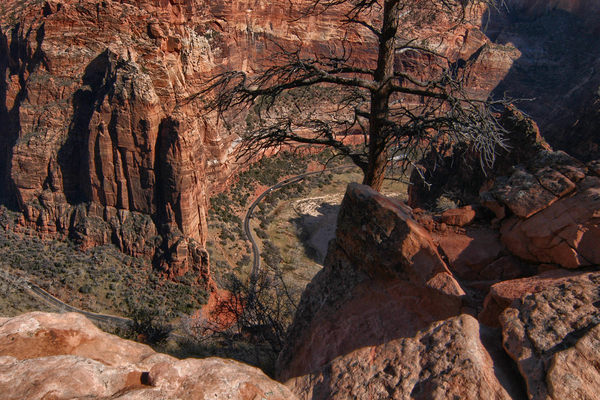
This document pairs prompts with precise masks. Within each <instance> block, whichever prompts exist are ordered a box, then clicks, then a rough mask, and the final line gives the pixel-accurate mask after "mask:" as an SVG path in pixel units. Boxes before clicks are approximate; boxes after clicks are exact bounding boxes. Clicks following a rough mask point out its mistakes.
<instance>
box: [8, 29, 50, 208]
mask: <svg viewBox="0 0 600 400" xmlns="http://www.w3.org/2000/svg"><path fill="white" fill-rule="evenodd" d="M32 34H35V41H36V44H37V47H36V48H35V50H32V49H31V48H30V47H29V43H30V40H29V36H30V35H32ZM45 34H46V31H45V26H44V24H41V25H40V26H39V27H38V28H37V29H36V30H33V29H30V30H28V31H27V32H24V31H23V27H22V26H21V24H16V25H14V26H13V27H12V29H11V33H10V42H9V40H8V36H7V34H6V33H4V32H2V29H0V121H2V127H1V128H2V129H0V204H3V205H6V206H8V207H10V208H15V209H16V208H17V199H16V196H15V192H14V188H13V182H12V177H11V167H12V156H13V148H14V146H15V144H16V143H17V140H18V139H19V136H20V134H22V132H21V118H20V113H21V104H22V103H23V101H25V100H26V98H27V80H26V78H25V76H26V75H25V73H26V72H27V73H28V75H29V74H31V73H33V72H34V71H35V70H36V69H37V67H38V65H39V64H43V65H45V66H46V67H48V65H47V63H46V57H45V54H44V52H43V50H42V43H43V41H44V37H45ZM7 77H8V79H9V80H10V82H9V80H7ZM15 84H18V88H19V89H18V91H17V92H16V93H14V97H13V98H9V93H10V91H11V87H10V86H15ZM12 89H13V90H14V88H12Z"/></svg>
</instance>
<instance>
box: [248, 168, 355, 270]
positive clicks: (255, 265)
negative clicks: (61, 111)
mask: <svg viewBox="0 0 600 400" xmlns="http://www.w3.org/2000/svg"><path fill="white" fill-rule="evenodd" d="M351 168H357V167H356V166H354V165H348V166H343V167H335V168H328V169H324V170H322V171H315V172H306V173H304V174H300V175H296V176H292V177H291V178H287V179H284V180H282V181H281V182H277V183H276V184H275V185H273V186H271V187H270V188H268V189H267V190H265V191H264V192H262V193H261V195H260V196H258V197H257V198H256V200H254V202H253V203H252V204H250V207H249V208H248V211H247V212H246V217H245V218H244V232H245V233H246V236H247V237H248V240H250V243H251V244H252V253H253V254H254V257H253V258H254V260H253V263H252V276H256V274H257V273H258V271H259V270H260V249H259V248H258V244H257V243H256V240H255V239H254V236H253V235H252V230H251V229H250V220H251V219H252V213H253V212H254V208H255V207H256V206H257V205H258V203H260V202H261V201H262V199H264V198H265V196H266V195H268V194H269V193H271V192H272V191H273V190H277V189H279V188H281V187H283V186H285V185H289V184H292V183H297V182H301V181H303V180H304V178H306V177H307V176H311V175H318V174H322V173H325V172H329V171H338V170H344V169H351Z"/></svg>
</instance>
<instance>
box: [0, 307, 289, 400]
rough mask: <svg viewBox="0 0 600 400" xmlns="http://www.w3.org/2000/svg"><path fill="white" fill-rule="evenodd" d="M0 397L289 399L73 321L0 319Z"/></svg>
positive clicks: (256, 376)
mask: <svg viewBox="0 0 600 400" xmlns="http://www.w3.org/2000/svg"><path fill="white" fill-rule="evenodd" d="M0 392H1V393H2V398H3V399H7V400H13V399H14V400H17V399H19V400H20V399H32V400H33V399H55V400H60V399H73V398H94V399H138V400H146V399H147V400H150V399H244V400H253V399H257V398H268V399H295V398H296V396H294V395H293V394H292V393H291V392H290V391H289V389H287V388H286V387H285V386H283V385H281V384H279V383H277V382H274V381H272V380H271V379H269V378H268V377H267V376H266V375H264V373H262V371H260V370H259V369H257V368H254V367H250V366H247V365H245V364H242V363H239V362H236V361H232V360H223V359H219V358H209V359H203V360H201V359H186V360H178V359H176V358H174V357H171V356H168V355H165V354H160V353H156V352H155V351H154V350H152V349H151V348H150V347H148V346H146V345H143V344H140V343H135V342H131V341H128V340H124V339H121V338H119V337H117V336H114V335H110V334H107V333H104V332H102V331H100V330H99V329H98V328H96V326H94V325H93V324H92V323H91V322H90V321H88V320H87V319H86V318H85V317H83V316H81V315H79V314H75V313H69V314H50V313H40V312H35V313H29V314H23V315H20V316H18V317H15V318H10V319H7V318H3V319H0Z"/></svg>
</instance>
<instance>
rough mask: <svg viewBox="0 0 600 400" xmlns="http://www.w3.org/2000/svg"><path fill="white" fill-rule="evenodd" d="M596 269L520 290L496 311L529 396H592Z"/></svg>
mask: <svg viewBox="0 0 600 400" xmlns="http://www.w3.org/2000/svg"><path fill="white" fill-rule="evenodd" d="M599 280H600V275H599V274H598V273H587V274H581V275H579V276H575V277H572V278H568V279H566V280H561V281H560V282H558V283H557V284H555V285H552V286H550V287H548V288H546V289H544V290H542V291H540V292H538V293H534V294H528V295H524V296H523V297H522V298H521V299H520V300H519V301H516V302H515V303H513V305H512V306H511V307H510V308H508V309H507V310H506V311H504V313H502V315H501V316H500V322H501V324H502V331H503V336H504V342H503V344H504V348H505V349H506V351H507V352H508V353H509V354H510V356H511V357H512V358H513V359H514V360H515V361H516V362H517V364H518V366H519V371H520V372H521V374H522V375H523V377H524V378H525V381H526V383H527V390H528V394H529V397H530V398H531V399H556V400H558V399H586V398H589V399H591V398H595V397H596V395H597V393H598V392H597V390H598V389H599V388H600V386H599V385H598V383H599V382H600V374H599V372H598V370H597V365H598V364H597V363H598V360H599V358H598V352H597V350H596V349H597V347H598V345H599V344H600V343H599V342H598V340H599V339H600V338H599V336H598V334H599V329H598V324H599V323H600V315H599V311H598V304H599V301H600V300H599V299H600V298H599V293H598V283H599Z"/></svg>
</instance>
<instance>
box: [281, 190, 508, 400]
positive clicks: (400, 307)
mask: <svg viewBox="0 0 600 400" xmlns="http://www.w3.org/2000/svg"><path fill="white" fill-rule="evenodd" d="M463 300H464V292H463V290H462V288H461V287H460V285H459V284H458V282H457V281H456V280H455V279H454V278H453V276H452V274H451V273H450V271H449V270H448V268H447V267H446V265H445V264H444V262H443V261H442V259H441V258H440V255H439V254H438V252H437V249H436V247H435V245H434V243H433V240H432V238H431V236H430V235H429V233H428V232H427V231H426V230H425V229H424V228H422V227H421V226H419V225H418V224H417V223H416V222H415V220H414V219H413V216H412V212H411V210H410V209H409V208H408V207H406V206H405V205H404V204H402V203H400V202H397V201H395V200H392V199H388V198H385V197H383V196H381V195H380V194H379V193H377V192H375V191H373V190H372V189H370V188H368V187H366V186H362V185H358V184H350V185H349V186H348V189H347V192H346V196H345V197H344V200H343V202H342V206H341V209H340V214H339V216H338V226H337V231H336V239H335V241H332V242H331V243H330V248H329V252H328V255H327V259H326V261H325V267H324V268H323V269H322V270H321V271H320V272H319V273H318V274H317V275H316V276H315V278H314V279H313V280H312V282H311V283H310V284H309V285H308V287H307V288H306V290H305V291H304V293H303V294H302V299H301V302H300V305H299V306H298V311H297V314H296V317H295V319H294V322H293V324H292V326H291V328H290V330H289V334H288V339H287V342H286V346H285V348H284V349H283V351H282V353H281V354H280V356H279V359H278V363H277V364H278V365H277V371H278V372H277V373H278V377H279V379H281V380H282V381H286V385H288V386H289V387H291V388H292V389H293V390H294V392H295V393H296V394H298V395H299V396H300V397H301V398H305V399H345V398H351V397H358V398H369V397H371V398H395V399H396V398H397V399H404V398H410V397H414V398H429V397H431V396H442V397H441V398H451V395H455V396H459V397H460V398H465V399H476V398H487V397H488V396H489V398H497V399H502V398H511V396H513V395H514V396H516V398H518V396H519V394H518V393H519V388H518V385H514V384H511V383H510V381H511V379H513V380H515V379H516V381H517V382H518V378H514V376H512V375H511V374H510V373H509V372H506V374H508V375H506V374H505V372H503V371H504V369H501V368H498V369H497V370H496V371H495V370H494V368H490V366H491V365H493V364H494V363H500V364H502V361H501V359H502V356H501V355H500V358H495V361H492V358H491V357H492V356H491V355H490V354H491V353H493V354H494V357H496V355H497V354H500V352H498V351H493V350H490V349H491V347H494V346H491V347H490V348H488V347H489V346H487V345H486V346H484V345H483V344H482V342H481V340H480V336H482V337H483V336H485V335H486V334H484V333H482V332H480V326H479V323H478V322H477V321H476V320H474V319H473V318H472V317H470V316H467V315H461V308H462V306H463ZM483 329H484V330H486V329H487V328H483ZM490 332H491V331H490ZM490 335H492V336H493V333H490ZM496 340H497V341H498V340H499V338H498V337H496ZM459 359H460V360H463V361H464V362H463V361H461V362H457V363H453V361H450V360H454V361H456V360H459ZM450 365H452V367H450ZM458 365H461V367H459V366H458ZM509 370H510V369H509V368H508V369H507V370H506V371H509ZM494 371H495V372H494ZM507 376H509V377H511V378H508V379H507V378H506V377H507ZM447 393H449V394H447ZM514 393H516V395H515V394H514ZM445 396H448V397H445Z"/></svg>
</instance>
